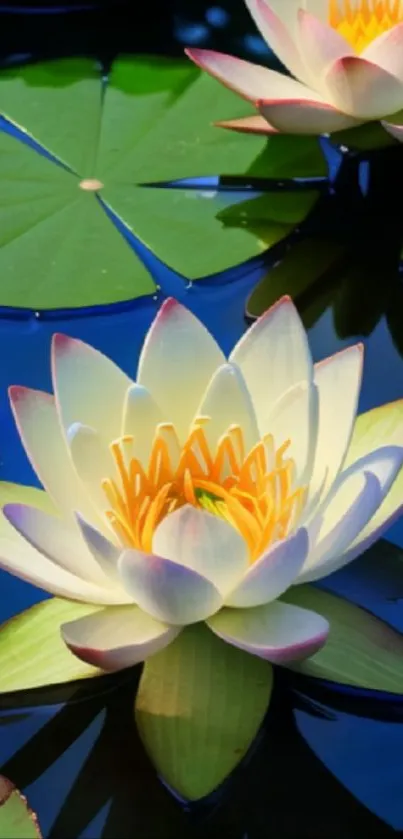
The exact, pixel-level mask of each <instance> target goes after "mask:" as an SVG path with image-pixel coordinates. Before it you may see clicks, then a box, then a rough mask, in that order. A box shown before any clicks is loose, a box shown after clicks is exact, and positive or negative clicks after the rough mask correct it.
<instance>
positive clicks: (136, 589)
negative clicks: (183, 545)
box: [118, 550, 222, 626]
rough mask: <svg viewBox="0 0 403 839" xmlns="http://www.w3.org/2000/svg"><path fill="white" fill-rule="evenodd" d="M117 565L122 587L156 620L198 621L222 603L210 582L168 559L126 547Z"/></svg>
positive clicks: (172, 621)
mask: <svg viewBox="0 0 403 839" xmlns="http://www.w3.org/2000/svg"><path fill="white" fill-rule="evenodd" d="M118 565H119V574H120V578H121V580H122V583H123V586H124V587H125V589H126V591H127V592H128V593H129V594H130V595H131V597H132V598H133V600H134V601H135V603H137V604H138V605H139V606H140V608H141V609H144V611H145V612H147V613H148V614H149V615H152V616H153V617H154V618H155V619H156V620H161V621H166V622H167V623H173V624H176V625H178V626H184V625H186V624H190V623H198V621H202V620H204V619H205V618H207V617H209V616H210V615H213V614H214V613H215V612H217V611H218V609H219V608H220V606H221V605H222V597H221V595H220V593H219V591H218V589H217V588H216V587H215V586H214V585H213V583H211V582H210V581H209V580H207V579H206V577H203V576H202V575H201V574H198V573H197V572H196V571H193V570H192V569H191V568H186V567H185V566H184V565H180V564H179V563H177V562H172V561H171V560H170V559H165V558H164V557H161V556H155V555H154V554H143V553H140V552H139V551H135V550H128V551H125V553H123V554H122V556H121V557H120V560H119V563H118Z"/></svg>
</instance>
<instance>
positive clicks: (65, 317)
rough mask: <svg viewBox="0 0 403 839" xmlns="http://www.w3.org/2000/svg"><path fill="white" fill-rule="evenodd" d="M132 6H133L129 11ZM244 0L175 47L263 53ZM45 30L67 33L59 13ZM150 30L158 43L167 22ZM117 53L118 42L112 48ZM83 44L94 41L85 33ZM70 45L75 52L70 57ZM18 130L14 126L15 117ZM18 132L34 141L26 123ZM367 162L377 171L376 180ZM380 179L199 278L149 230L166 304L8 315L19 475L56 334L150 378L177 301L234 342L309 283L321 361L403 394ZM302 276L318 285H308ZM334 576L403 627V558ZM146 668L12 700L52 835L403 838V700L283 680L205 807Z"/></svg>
mask: <svg viewBox="0 0 403 839" xmlns="http://www.w3.org/2000/svg"><path fill="white" fill-rule="evenodd" d="M106 5H107V4H106ZM174 5H175V4H174ZM123 6H124V4H119V7H120V11H121V9H123ZM228 6H229V4H228V3H227V4H220V6H219V7H214V8H213V9H211V8H209V5H208V4H206V3H204V4H203V3H198V4H194V10H195V11H194V12H193V10H192V13H191V14H189V11H188V8H187V4H185V3H177V4H176V6H175V8H173V7H172V8H171V17H170V18H169V19H170V31H171V34H172V39H171V40H170V42H169V45H168V44H167V45H166V49H165V50H164V51H166V52H178V51H179V49H180V45H181V43H182V41H183V39H187V40H188V42H189V38H190V37H193V39H194V42H195V43H196V42H197V43H198V44H200V45H201V44H202V45H203V46H206V45H214V46H218V43H217V38H218V35H217V32H218V30H220V32H223V33H224V36H225V39H227V42H226V43H224V42H223V41H222V42H221V46H220V48H221V49H225V48H229V46H230V44H232V48H233V49H234V51H235V52H238V53H239V51H240V48H241V47H242V49H243V51H244V52H245V53H247V52H248V51H249V54H250V53H254V54H255V55H256V54H258V53H259V50H261V44H260V46H259V43H258V42H256V41H253V40H250V38H251V37H252V36H250V37H249V36H248V37H249V40H248V38H247V39H246V41H245V39H244V40H243V41H242V43H241V41H240V31H241V30H240V28H239V24H238V23H237V24H236V25H235V23H234V21H232V24H233V25H232V29H231V19H232V18H231V15H230V12H229V10H228ZM196 7H197V10H196ZM9 11H10V10H9V9H8V12H7V14H8V18H9V19H8V21H7V25H8V26H11V27H12V32H13V44H14V47H13V49H14V52H19V53H23V52H26V51H28V52H35V49H36V43H35V42H32V44H31V47H30V49H28V48H27V33H26V26H27V22H26V19H25V18H24V24H23V27H22V28H23V38H22V41H23V43H21V47H20V48H18V47H17V46H16V45H17V44H18V31H19V27H20V26H21V24H20V23H19V22H17V21H11V17H12V15H11V14H9ZM0 12H1V6H0ZM76 13H77V14H78V12H75V14H76ZM121 13H122V14H123V12H121ZM86 14H87V12H86ZM103 14H105V11H104V12H103ZM108 14H111V15H112V18H113V20H114V33H115V37H116V40H117V42H119V37H117V35H116V32H117V31H118V30H119V32H121V34H120V37H121V38H122V39H123V40H122V43H124V48H125V49H127V41H126V40H125V38H126V35H124V30H125V27H124V26H121V30H120V29H119V27H118V26H117V24H116V14H117V12H116V10H115V15H114V14H113V12H108ZM240 15H241V13H240ZM228 16H229V17H228ZM0 18H1V15H0ZM241 19H242V15H241ZM63 20H64V24H63V25H65V21H66V19H65V18H63ZM105 20H106V18H105V17H103V18H102V21H101V20H100V18H99V17H97V14H96V13H94V17H92V18H91V21H92V28H91V27H89V28H90V29H91V32H92V36H91V37H92V38H94V37H95V36H94V31H95V33H96V32H97V31H98V35H99V41H100V42H102V46H104V42H105V38H106V29H107V26H106V24H105ZM108 20H109V18H108ZM36 25H37V24H36ZM63 25H62V24H60V27H61V28H59V29H57V27H58V26H59V23H58V24H54V26H55V27H56V29H55V30H54V31H55V32H58V33H59V38H60V33H61V31H62V28H63ZM86 25H88V23H87V24H86ZM44 26H46V27H48V26H49V21H48V19H47V18H46V21H45V23H44ZM97 27H98V30H97ZM189 27H190V29H189ZM231 32H232V35H231ZM189 33H190V34H189ZM192 33H193V34H192ZM159 34H161V33H159ZM147 39H148V41H147V43H151V42H152V37H151V35H150V32H148V34H147ZM155 39H156V40H155V43H156V47H155V48H156V49H158V47H161V44H160V40H158V38H157V35H156V36H155ZM212 39H213V40H212ZM214 39H215V40H214ZM225 39H224V40H225ZM28 40H29V39H28ZM96 43H97V42H96V38H95V45H96ZM92 45H94V42H92ZM234 45H235V46H234ZM59 46H60V43H59ZM76 46H77V45H76ZM115 47H116V44H115V43H114V44H113V48H111V51H112V52H113V51H114V50H115ZM77 49H78V51H80V50H81V49H82V47H81V41H80V45H79V46H78V47H77ZM68 51H69V50H68V48H66V45H64V48H63V52H64V54H66V52H67V53H68ZM71 51H72V52H74V49H73V47H71ZM56 52H57V50H56ZM59 52H60V50H59ZM0 128H2V130H6V131H10V127H9V126H7V125H6V124H5V123H3V124H2V126H0ZM14 133H15V134H16V135H17V136H18V131H17V132H14ZM402 155H403V149H402ZM336 157H337V154H336ZM357 171H358V170H357ZM365 171H366V170H362V169H361V170H360V177H361V186H362V178H363V177H365ZM385 171H386V170H385ZM399 183H400V181H399ZM188 186H189V185H188ZM364 186H365V185H364ZM367 186H368V184H367ZM182 188H185V185H184V186H183V187H182ZM260 188H261V185H260ZM197 189H198V190H199V191H200V192H203V190H204V191H206V190H207V191H208V194H209V200H211V201H213V202H215V204H216V206H217V211H218V210H219V209H222V208H223V207H225V206H229V205H232V204H234V203H235V202H236V201H237V200H241V199H242V198H243V197H244V193H239V194H236V193H235V192H234V191H228V190H227V191H222V190H221V189H220V185H219V184H217V183H214V182H213V183H208V184H206V183H199V184H198V186H197ZM376 189H377V190H378V192H377V195H376V198H377V201H374V195H373V193H371V189H370V190H369V191H368V189H367V190H366V189H365V188H363V189H362V193H361V194H362V196H363V200H364V204H363V205H361V204H359V206H358V205H354V207H353V211H351V207H350V215H349V216H348V213H347V210H346V204H345V203H344V204H343V201H344V200H345V199H344V198H343V199H342V202H341V205H337V203H336V204H335V199H334V196H331V199H330V204H329V202H328V203H327V204H320V205H319V206H320V208H321V209H320V211H319V212H317V213H316V215H315V214H314V215H313V219H314V222H313V223H312V224H311V226H310V227H308V228H303V230H302V235H301V236H300V238H298V236H297V238H296V239H292V240H291V242H290V246H289V247H288V248H287V247H286V246H284V247H283V246H282V247H280V248H279V249H278V250H276V251H275V255H273V253H271V254H270V253H269V254H268V255H267V256H265V257H262V258H259V259H257V260H255V261H254V262H253V263H251V264H249V265H244V266H240V267H236V268H234V269H232V270H231V271H228V272H226V274H224V275H222V276H217V277H212V278H210V280H207V281H205V282H204V283H202V284H199V285H198V284H197V283H196V284H189V283H187V282H186V281H185V280H183V279H182V278H180V277H178V276H176V275H175V274H174V273H173V272H172V271H170V270H168V269H167V268H166V267H165V266H164V265H163V264H162V263H160V262H159V261H158V260H157V259H156V258H154V257H153V256H152V255H151V254H150V253H148V252H147V251H146V250H145V249H144V248H143V249H142V246H141V245H140V244H139V243H138V242H136V241H134V240H131V245H132V246H134V247H135V248H137V250H138V252H140V253H141V255H142V258H143V259H144V261H145V262H146V264H147V266H148V267H149V270H150V271H151V273H152V275H153V277H154V279H155V281H156V282H157V284H158V286H159V288H158V290H157V292H156V294H155V295H154V296H153V297H144V298H141V299H140V300H137V301H133V302H129V303H127V304H121V305H116V306H112V307H109V308H108V307H105V308H103V309H102V308H99V309H94V310H87V311H83V310H82V311H79V312H71V311H65V312H52V313H41V312H30V311H19V312H17V311H11V310H1V311H0V357H1V358H2V360H3V361H2V365H1V367H0V432H1V433H0V466H1V478H2V479H3V480H12V481H17V482H21V483H34V481H35V479H34V476H33V473H32V471H31V469H30V467H29V465H28V463H27V461H26V458H25V455H24V452H23V451H22V448H21V445H20V443H19V440H18V438H17V434H16V432H15V428H14V424H13V422H12V418H11V415H10V411H9V407H8V403H7V399H6V390H7V387H8V386H9V385H10V384H17V383H18V384H23V385H28V386H30V387H34V388H41V389H45V390H47V389H49V388H50V371H49V345H50V339H51V336H52V334H53V333H54V332H56V331H58V332H65V333H67V334H69V335H72V336H75V337H79V338H82V339H83V340H85V341H87V342H89V343H90V344H93V345H94V346H96V347H98V348H99V349H101V350H102V351H103V352H105V353H106V354H107V355H109V356H110V357H111V358H113V359H114V360H115V361H116V362H117V363H118V364H119V365H121V367H122V368H123V369H125V370H126V371H127V372H128V373H130V374H133V372H134V370H135V366H136V362H137V358H138V354H139V349H140V346H141V343H142V340H143V337H144V334H145V332H146V330H147V328H148V326H149V324H150V322H151V320H152V318H153V317H154V315H155V312H156V310H157V309H158V307H159V305H160V303H161V301H162V300H163V299H164V297H165V296H167V295H170V294H174V295H175V296H176V297H177V298H178V299H180V300H182V301H183V302H185V303H186V305H187V306H188V307H189V308H190V309H192V311H194V312H195V314H197V315H198V316H199V317H200V318H201V319H202V320H203V322H204V323H205V324H206V325H207V327H208V328H209V329H210V330H211V332H212V333H213V334H214V335H215V337H216V338H217V340H218V341H219V343H220V344H221V346H222V347H223V349H224V350H225V351H226V352H229V351H230V349H231V348H232V346H233V345H234V343H235V341H236V340H237V339H238V338H239V337H240V335H241V334H242V333H243V331H244V330H245V328H246V326H247V323H248V320H250V318H251V317H253V314H254V311H255V308H256V305H257V302H256V301H257V297H256V295H255V296H254V292H255V289H256V288H257V287H258V286H259V284H260V289H262V288H263V289H264V291H263V296H264V297H265V299H266V300H267V304H269V302H274V300H273V301H272V300H271V298H272V297H273V295H274V299H276V297H278V296H280V295H281V294H283V293H291V294H293V296H294V298H295V301H296V304H297V306H298V308H299V310H300V312H301V315H302V317H303V319H304V321H305V323H306V325H307V327H309V340H310V345H311V348H312V352H313V356H314V359H315V360H319V359H321V358H324V357H326V356H327V355H330V354H331V353H334V352H336V351H337V350H339V349H341V348H343V347H344V346H346V345H349V344H352V343H355V342H356V341H357V340H363V341H364V343H365V350H366V353H365V370H364V379H363V386H362V392H361V398H360V406H359V410H360V411H365V410H368V409H369V408H371V407H374V406H376V405H379V404H381V403H383V402H387V401H391V400H394V399H397V398H400V397H402V396H403V357H402V352H403V305H402V301H403V290H402V287H401V279H400V273H399V263H398V256H397V255H396V254H398V253H399V252H400V249H401V247H402V244H403V235H402V237H401V239H400V220H399V219H398V218H397V213H398V209H397V210H392V209H391V206H390V205H389V204H388V196H387V193H386V192H385V193H384V194H382V190H381V192H379V189H378V187H376ZM250 195H251V193H250V192H249V193H248V196H249V197H250ZM368 196H369V197H368ZM350 197H351V196H350ZM328 198H329V196H327V198H326V196H325V200H326V201H328ZM189 199H191V190H189ZM320 200H321V201H322V199H320ZM348 200H349V199H348ZM360 200H361V199H360ZM365 202H366V203H365ZM340 206H341V208H342V211H341V213H340ZM335 207H336V210H335ZM357 214H358V215H357ZM347 216H348V221H347V223H346V217H347ZM358 216H359V218H358ZM357 218H358V221H357ZM115 221H116V220H115ZM301 240H308V246H307V248H308V251H309V260H308V268H307V267H306V266H307V263H306V261H300V260H302V257H300V255H299V251H298V248H299V247H300V242H301ZM335 243H336V245H337V249H338V250H337V259H338V255H339V249H340V248H341V250H342V252H343V254H344V256H345V254H347V256H348V259H347V261H344V262H342V263H341V264H339V263H338V262H337V260H336V256H335V258H334V259H335V260H336V262H337V264H336V262H334V259H333V249H334V247H335ZM396 243H397V244H396ZM397 245H398V249H397V251H396V247H397ZM324 251H325V255H326V254H329V253H330V252H331V254H332V256H331V259H330V269H332V270H330V272H329V266H327V267H326V270H325V269H324V268H323V265H322V263H323V254H324ZM293 254H294V255H295V254H297V258H296V260H295V259H294V258H293ZM288 261H290V268H288ZM325 262H326V259H325ZM335 265H336V268H335ZM333 269H334V270H333ZM298 271H299V272H300V275H301V282H300V283H299V286H298V288H297V289H296V287H295V273H296V272H298ZM302 271H304V277H302ZM262 282H264V286H262V285H261V284H262ZM295 289H296V290H295ZM294 291H295V293H294ZM388 539H389V540H390V541H391V542H392V543H393V544H394V545H396V546H397V547H401V548H403V519H401V520H400V521H398V522H397V523H396V524H395V525H394V526H393V527H392V528H391V530H390V531H389V533H388ZM0 578H1V579H0V582H1V592H2V596H1V598H0V620H1V621H4V620H7V619H8V618H9V617H11V616H12V615H14V614H16V613H18V612H19V611H21V610H22V609H24V608H27V607H28V606H30V605H31V604H33V603H35V602H37V601H38V600H40V599H42V597H43V593H42V592H40V591H38V590H37V589H34V588H33V587H31V586H30V585H28V584H25V583H23V582H21V581H18V580H15V579H14V578H12V577H11V576H9V575H8V574H6V573H4V572H0ZM326 586H327V588H328V589H329V590H331V591H334V592H335V593H338V594H342V595H343V596H344V597H346V598H348V599H350V600H351V601H352V602H355V603H357V604H359V605H361V606H364V607H365V608H367V609H369V610H370V611H371V612H373V613H374V614H375V615H377V616H379V617H380V618H382V619H383V620H384V621H386V622H387V623H389V624H390V625H391V626H393V627H395V628H396V629H398V630H399V631H401V632H403V571H401V567H400V558H399V552H398V551H396V554H393V555H391V557H390V560H388V562H385V564H384V565H383V567H382V569H380V568H379V565H378V564H377V563H376V561H375V560H374V559H371V560H368V561H366V559H365V558H364V559H363V560H357V561H356V562H355V563H353V565H352V566H349V567H348V568H346V569H344V570H343V571H341V572H338V573H337V574H335V575H333V577H332V578H330V579H329V580H327V581H326ZM139 673H140V668H135V669H134V671H132V672H130V673H127V672H126V673H123V674H120V675H119V676H117V677H105V678H104V679H102V680H100V681H99V682H98V683H97V687H96V688H94V687H93V686H90V687H88V686H84V687H83V686H81V687H80V686H77V685H75V686H69V688H63V687H60V688H54V689H49V690H48V691H45V690H43V691H35V692H26V693H25V694H19V695H18V696H16V697H14V698H11V699H10V697H6V698H4V699H3V700H1V699H0V730H1V737H0V767H1V768H0V771H1V772H2V773H4V774H5V775H6V776H7V777H9V778H11V779H12V780H13V781H14V782H15V783H16V784H17V786H18V787H19V788H21V789H23V791H24V793H25V794H26V795H27V797H28V799H29V802H30V805H31V806H32V808H33V809H34V810H35V811H36V812H37V813H38V815H39V820H40V824H41V828H42V831H43V833H44V836H46V837H50V838H51V839H56V837H57V838H58V839H72V837H82V838H83V839H84V838H85V839H97V837H111V839H112V837H115V839H116V837H120V839H124V838H125V837H127V839H129V837H130V839H154V837H155V838H156V839H182V837H184V839H187V837H189V839H193V837H194V838H195V839H197V837H204V836H209V837H220V839H222V837H226V839H227V837H228V839H266V837H272V836H273V837H275V839H333V838H334V839H340V837H343V839H350V837H351V839H360V837H363V839H364V837H365V838H366V837H369V838H370V837H387V836H389V835H393V834H394V833H396V832H397V833H399V832H403V803H402V796H401V790H402V784H403V763H402V760H401V755H402V753H403V696H402V697H396V696H395V697H392V696H390V695H387V694H375V693H371V692H369V691H363V690H361V691H360V690H353V689H349V688H345V687H342V686H337V685H333V686H332V685H329V684H325V683H319V682H315V681H313V680H310V679H307V678H303V677H301V676H296V675H291V674H288V673H280V672H279V673H278V678H277V680H276V687H275V692H274V697H273V701H272V704H271V708H270V713H269V714H268V716H267V719H266V721H265V724H264V725H263V728H262V731H261V733H260V735H259V737H258V739H257V741H256V743H255V744H254V746H253V748H252V749H251V752H250V754H249V755H248V757H247V759H246V760H245V761H244V762H243V763H242V764H241V766H240V767H239V768H238V769H237V770H236V772H235V773H234V775H233V776H232V777H231V778H230V779H228V781H227V782H226V783H225V784H224V785H223V787H222V788H221V789H220V790H218V791H216V792H215V793H214V794H212V795H211V796H210V797H209V798H208V799H206V800H204V801H202V802H198V803H197V804H194V805H191V806H190V805H184V804H183V803H181V802H179V801H177V800H176V799H175V797H174V796H173V795H172V794H171V793H170V792H169V791H168V790H167V789H166V788H165V787H164V785H163V784H162V783H161V781H160V780H159V779H158V778H157V776H156V773H155V772H154V770H153V768H152V767H151V765H150V763H149V761H148V759H147V757H146V756H145V754H144V751H143V747H142V745H141V743H140V740H139V738H138V735H137V733H136V730H135V728H134V726H133V724H132V714H133V702H134V696H135V690H136V685H137V682H138V678H139Z"/></svg>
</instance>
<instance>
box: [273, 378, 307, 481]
mask: <svg viewBox="0 0 403 839" xmlns="http://www.w3.org/2000/svg"><path fill="white" fill-rule="evenodd" d="M261 431H262V433H263V434H272V435H273V437H274V444H275V447H276V449H278V448H280V446H281V445H282V444H283V443H285V442H286V441H287V440H290V446H289V448H288V449H287V457H291V458H292V459H293V460H294V463H295V467H296V475H295V483H305V481H306V480H309V478H310V475H311V470H312V461H313V457H314V454H315V450H316V438H317V433H318V393H317V388H316V386H315V385H314V384H311V383H310V382H302V383H299V384H297V385H293V387H291V388H290V389H289V390H287V391H286V393H285V394H284V395H283V396H280V399H278V400H277V402H276V404H275V405H274V407H273V408H272V410H271V412H270V413H269V415H268V417H267V420H264V421H263V420H261Z"/></svg>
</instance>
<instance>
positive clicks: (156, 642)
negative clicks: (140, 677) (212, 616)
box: [61, 606, 180, 671]
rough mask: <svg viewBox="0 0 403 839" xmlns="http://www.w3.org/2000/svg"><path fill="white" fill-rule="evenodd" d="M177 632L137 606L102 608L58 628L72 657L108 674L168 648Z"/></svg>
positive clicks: (176, 628)
mask: <svg viewBox="0 0 403 839" xmlns="http://www.w3.org/2000/svg"><path fill="white" fill-rule="evenodd" d="M179 632H180V628H179V627H176V626H168V625H167V624H164V623H160V622H159V621H156V620H154V618H152V617H150V615H147V614H146V613H145V612H142V611H141V609H139V608H138V607H137V606H121V607H114V608H109V609H102V610H100V611H99V612H96V613H95V614H93V615H88V616H87V617H85V618H80V619H79V620H76V621H70V622H69V623H65V624H63V625H62V627H61V633H62V637H63V640H64V642H65V643H66V644H67V646H68V647H69V649H70V650H71V651H72V653H74V655H76V656H78V658H81V659H82V660H83V661H87V662H88V663H89V664H93V665H94V666H95V667H100V668H101V669H102V670H109V671H114V670H123V669H124V668H125V667H132V666H133V665H134V664H138V662H140V661H144V660H145V659H146V658H148V657H149V656H150V655H154V653H156V652H158V651H159V650H162V649H163V648H164V647H167V646H168V644H170V643H171V641H173V640H174V638H176V636H177V635H178V634H179Z"/></svg>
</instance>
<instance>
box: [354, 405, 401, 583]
mask: <svg viewBox="0 0 403 839" xmlns="http://www.w3.org/2000/svg"><path fill="white" fill-rule="evenodd" d="M384 442H387V443H389V444H393V445H397V446H403V399H400V400H398V401H397V402H391V403H389V404H388V405H381V406H380V407H379V408H373V409H372V410H371V411H367V412H366V413H365V414H361V415H360V416H359V417H358V418H357V421H356V424H355V427H354V433H353V438H352V441H351V445H350V448H349V450H348V453H347V457H346V465H347V466H350V465H351V464H352V463H355V461H356V460H357V459H358V458H361V457H362V456H365V454H366V453H368V452H371V450H373V449H374V448H376V446H377V445H379V444H380V443H384ZM402 502H403V469H401V470H400V472H399V474H398V476H397V478H396V480H395V481H394V483H393V485H392V487H391V489H390V490H389V492H388V493H387V494H386V497H385V498H384V499H383V501H382V503H381V505H380V507H379V508H378V510H377V511H376V513H375V515H374V516H373V517H372V518H371V519H370V521H369V522H368V524H367V525H366V527H364V529H363V530H362V531H361V533H360V534H359V535H358V536H357V538H356V539H355V540H354V541H353V542H352V544H351V545H350V546H349V547H348V549H347V551H345V552H344V553H343V555H342V557H341V560H342V565H343V566H344V565H347V563H348V562H351V561H352V560H353V559H355V558H356V557H357V556H360V554H362V553H363V552H364V551H366V550H367V549H368V548H369V547H370V546H371V545H372V544H373V543H374V542H376V541H377V540H378V539H379V538H380V537H381V536H382V534H383V533H384V532H385V530H387V528H389V527H390V526H391V525H392V523H393V522H394V521H396V519H398V518H399V516H400V515H401V513H402V512H403V509H402ZM342 565H340V567H342Z"/></svg>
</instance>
